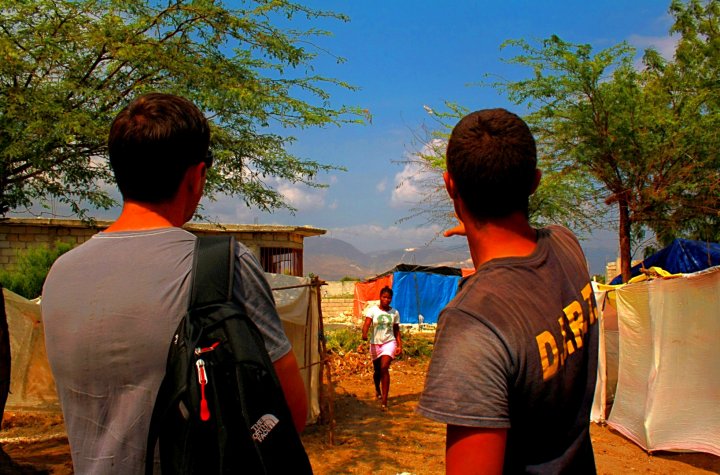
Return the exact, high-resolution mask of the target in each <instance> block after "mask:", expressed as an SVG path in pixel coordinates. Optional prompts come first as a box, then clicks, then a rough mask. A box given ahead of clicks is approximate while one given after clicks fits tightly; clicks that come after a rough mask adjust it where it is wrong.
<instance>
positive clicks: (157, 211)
mask: <svg viewBox="0 0 720 475" xmlns="http://www.w3.org/2000/svg"><path fill="white" fill-rule="evenodd" d="M180 214H181V213H179V212H178V208H177V207H176V206H172V205H171V204H169V203H141V202H138V201H132V200H126V201H125V202H124V203H123V209H122V212H121V213H120V216H118V219H117V220H115V222H114V223H113V224H111V225H110V226H109V227H108V228H107V229H106V230H105V232H118V231H142V230H148V229H160V228H169V227H181V226H182V225H183V224H185V219H184V216H180Z"/></svg>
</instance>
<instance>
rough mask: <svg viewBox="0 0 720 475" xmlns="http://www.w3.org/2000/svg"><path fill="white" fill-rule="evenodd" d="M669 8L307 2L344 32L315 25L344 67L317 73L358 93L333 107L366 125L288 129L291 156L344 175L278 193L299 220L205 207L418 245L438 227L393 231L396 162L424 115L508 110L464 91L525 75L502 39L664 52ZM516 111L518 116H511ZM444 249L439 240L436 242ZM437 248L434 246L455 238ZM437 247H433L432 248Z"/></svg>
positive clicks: (405, 209)
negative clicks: (352, 110)
mask: <svg viewBox="0 0 720 475" xmlns="http://www.w3.org/2000/svg"><path fill="white" fill-rule="evenodd" d="M668 4H669V2H667V3H666V2H663V1H658V0H652V1H649V0H640V1H633V2H628V1H598V2H587V1H555V2H552V1H512V0H505V1H479V0H478V1H447V2H441V1H429V0H412V1H410V0H392V1H389V0H367V1H360V0H356V1H329V0H326V1H315V2H310V5H312V6H320V7H322V8H325V9H330V10H334V11H338V12H342V13H345V14H347V15H348V16H349V17H350V21H349V22H348V23H342V22H338V21H332V22H322V24H321V25H320V26H321V27H323V28H325V29H329V30H331V31H332V32H333V36H332V37H329V38H323V39H322V41H321V42H320V43H319V44H320V45H321V46H322V47H323V48H326V49H328V50H329V51H331V52H332V53H333V54H335V55H337V56H341V57H344V58H345V59H346V60H347V61H346V62H344V63H342V64H337V62H336V61H335V60H334V58H333V57H331V56H324V57H321V59H320V61H319V62H318V63H317V66H318V67H317V69H318V72H319V73H321V74H324V75H327V76H332V77H336V78H339V79H341V80H344V81H347V82H349V83H351V84H353V85H355V86H357V87H359V88H360V90H359V91H356V92H349V91H336V94H335V95H334V98H333V102H334V104H336V105H339V104H347V105H354V106H358V107H361V108H364V109H368V110H369V112H370V113H371V114H372V124H368V125H364V126H362V125H349V126H344V127H341V128H338V127H329V128H324V129H311V130H300V131H293V134H294V135H295V136H296V137H297V142H296V143H295V144H294V145H293V146H292V151H293V152H294V153H295V154H297V155H299V156H302V157H309V158H312V159H315V160H318V161H320V162H323V163H330V164H335V165H340V166H343V167H346V168H347V172H334V173H331V174H328V175H324V176H321V177H320V181H321V182H323V183H327V184H329V185H330V186H329V188H327V189H323V190H317V189H308V188H305V187H301V186H294V185H290V184H278V189H279V190H280V191H282V192H283V194H284V195H285V196H286V198H287V199H288V200H289V201H290V203H292V204H293V205H294V206H295V207H296V208H297V209H298V211H297V212H296V213H295V214H294V215H291V214H289V213H287V212H284V211H281V212H275V213H272V214H270V213H262V212H259V211H257V210H253V209H249V208H247V207H246V206H245V205H244V204H243V203H242V202H239V201H232V200H228V199H221V200H220V201H219V202H216V203H206V204H205V206H206V211H207V212H208V214H209V215H210V216H214V217H216V219H218V220H219V221H220V222H240V223H254V222H257V223H263V224H294V225H311V226H315V227H320V228H323V229H326V230H327V231H328V234H327V235H328V236H329V237H334V238H338V239H343V240H345V241H348V242H350V243H352V244H353V245H355V246H356V247H357V248H359V249H360V250H362V251H374V250H383V249H392V248H405V247H419V246H423V245H425V244H426V243H428V242H429V241H431V240H432V238H433V237H434V236H435V235H437V233H438V231H439V230H440V229H439V228H438V227H433V226H427V225H425V223H424V221H423V220H420V219H417V220H409V221H407V222H402V223H399V220H401V219H402V218H403V217H406V216H408V215H409V214H410V208H411V207H412V200H413V194H414V189H413V186H412V182H410V183H408V182H407V181H405V182H404V185H402V186H400V187H398V184H399V183H400V180H401V178H402V177H404V176H405V177H406V176H407V174H408V172H412V170H406V169H405V166H404V165H403V164H400V163H397V162H398V161H402V160H403V159H404V158H406V157H407V154H408V153H410V152H411V151H413V150H417V145H416V144H415V143H414V135H415V134H417V132H418V131H420V129H421V127H422V125H423V124H427V125H431V124H432V120H431V119H429V117H428V115H427V113H426V112H425V110H424V108H423V106H424V105H427V106H430V107H432V108H435V109H442V108H443V103H444V102H445V101H454V102H457V103H459V104H461V105H463V106H465V107H467V108H470V109H482V108H488V107H508V108H511V109H514V107H513V105H512V104H510V103H509V102H508V101H507V100H506V99H505V98H504V97H503V96H501V95H499V93H497V92H496V91H495V90H493V89H492V88H489V87H479V86H473V85H471V84H472V83H477V82H479V81H481V80H483V78H484V75H485V74H490V75H499V76H502V77H504V78H507V79H519V78H521V77H523V76H524V75H525V74H527V73H528V71H525V70H523V69H519V68H518V67H516V66H510V65H507V64H505V63H503V62H502V58H503V57H505V58H508V57H509V54H510V53H509V52H507V51H500V49H499V46H500V44H501V43H502V42H503V41H504V40H506V39H517V38H524V39H526V40H528V41H532V40H534V39H542V38H547V37H549V36H550V35H553V34H555V35H558V36H560V37H561V38H562V39H564V40H566V41H570V42H576V43H589V44H591V45H593V47H594V49H595V50H599V49H603V48H606V47H609V46H612V45H615V44H617V43H619V42H621V41H627V42H629V43H630V44H632V45H633V46H635V47H637V48H638V49H639V50H642V49H643V48H645V47H647V46H649V45H653V46H655V47H656V48H657V49H658V50H660V51H661V52H664V53H666V54H670V55H671V54H672V50H673V44H674V43H673V41H672V40H671V38H670V37H669V36H668V30H669V27H670V26H671V18H670V16H669V15H668V14H667V7H668ZM518 112H520V113H522V112H523V111H518ZM441 241H443V240H441ZM448 241H449V240H447V239H446V240H444V242H443V243H442V244H444V245H448V244H450V245H453V246H454V245H461V244H462V242H463V241H461V240H456V241H450V242H448ZM615 242H616V238H615V234H614V233H613V232H598V233H596V234H595V236H593V237H592V239H590V240H589V241H587V242H586V245H589V246H592V245H596V246H605V247H607V248H608V249H609V251H608V252H609V256H608V257H609V258H611V259H612V258H613V257H612V253H613V250H614V249H615V248H616V244H615ZM433 245H437V244H433Z"/></svg>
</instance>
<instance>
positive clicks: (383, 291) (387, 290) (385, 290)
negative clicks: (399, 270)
mask: <svg viewBox="0 0 720 475" xmlns="http://www.w3.org/2000/svg"><path fill="white" fill-rule="evenodd" d="M382 294H390V297H392V296H393V291H392V289H391V288H390V287H388V286H387V285H386V286H385V287H383V288H382V289H380V295H382Z"/></svg>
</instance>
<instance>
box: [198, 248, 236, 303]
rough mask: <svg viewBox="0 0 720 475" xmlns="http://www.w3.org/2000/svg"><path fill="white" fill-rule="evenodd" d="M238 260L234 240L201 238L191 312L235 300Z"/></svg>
mask: <svg viewBox="0 0 720 475" xmlns="http://www.w3.org/2000/svg"><path fill="white" fill-rule="evenodd" d="M234 256H235V238H233V237H232V236H199V237H198V238H197V244H196V250H195V264H194V266H195V268H194V269H193V277H192V279H193V283H192V291H191V293H190V308H196V307H200V306H203V305H208V304H211V303H218V302H227V301H228V300H231V299H232V289H233V276H234V265H235V260H234V259H233V257H234Z"/></svg>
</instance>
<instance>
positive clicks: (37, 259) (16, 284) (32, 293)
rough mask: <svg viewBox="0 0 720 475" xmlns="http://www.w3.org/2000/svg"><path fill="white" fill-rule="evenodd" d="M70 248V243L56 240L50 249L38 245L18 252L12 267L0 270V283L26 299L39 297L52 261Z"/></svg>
mask: <svg viewBox="0 0 720 475" xmlns="http://www.w3.org/2000/svg"><path fill="white" fill-rule="evenodd" d="M72 248H73V246H72V244H68V243H64V242H57V243H55V247H54V248H52V249H50V248H48V247H44V246H38V247H32V248H29V249H26V250H24V251H22V252H19V253H18V260H17V264H16V265H15V267H14V268H13V269H10V270H3V271H0V283H2V286H3V287H5V288H6V289H8V290H12V291H13V292H15V293H16V294H18V295H22V296H23V297H25V298H27V299H34V298H36V297H39V296H40V294H41V293H42V287H43V284H44V283H45V278H46V277H47V274H48V272H49V271H50V267H51V266H52V264H53V262H55V260H56V259H57V258H58V257H60V256H61V255H63V254H65V253H66V252H68V251H69V250H70V249H72Z"/></svg>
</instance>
